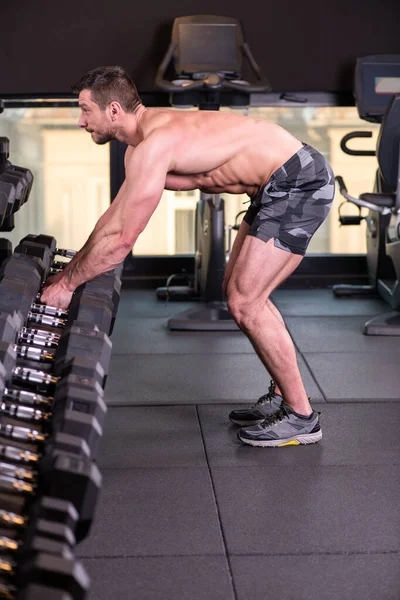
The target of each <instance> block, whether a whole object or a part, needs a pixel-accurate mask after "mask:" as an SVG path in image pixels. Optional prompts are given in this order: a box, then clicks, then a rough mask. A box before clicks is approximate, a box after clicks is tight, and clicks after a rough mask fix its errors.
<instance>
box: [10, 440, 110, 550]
mask: <svg viewBox="0 0 400 600" xmlns="http://www.w3.org/2000/svg"><path fill="white" fill-rule="evenodd" d="M68 437H73V436H68V435H67V434H59V433H57V434H55V436H54V438H53V439H51V440H50V441H49V443H47V444H44V445H43V446H42V451H43V453H42V454H41V453H40V452H38V451H37V450H36V451H35V452H31V451H29V450H26V449H25V448H21V447H18V446H12V445H5V444H3V445H2V444H0V456H1V460H2V462H3V463H4V461H5V460H6V461H7V463H8V465H9V464H10V463H11V464H14V463H17V465H20V476H21V475H22V476H24V477H25V479H22V478H20V479H19V478H17V477H12V476H11V475H1V476H0V492H1V494H2V495H3V496H4V495H6V496H7V497H8V498H9V499H10V502H12V501H13V498H14V499H15V501H17V500H18V498H20V499H23V500H24V502H25V504H26V505H27V506H29V504H30V503H31V502H32V501H33V500H34V499H35V498H37V496H38V494H39V495H40V496H43V495H45V496H51V497H53V498H59V499H61V500H66V501H69V502H71V503H72V504H73V505H74V507H75V508H76V510H77V512H78V515H79V522H78V524H77V527H76V529H75V535H76V539H77V540H78V541H80V540H82V539H84V537H86V535H87V533H88V531H89V529H90V525H91V522H92V520H93V516H94V509H95V505H96V502H97V496H98V492H99V490H100V488H101V474H100V471H99V469H98V467H97V465H96V464H95V463H94V462H93V460H92V459H91V458H88V457H87V456H83V455H79V454H78V451H79V449H78V448H74V450H77V452H74V453H72V452H67V451H64V450H63V449H60V448H61V446H62V442H63V441H64V440H65V441H66V445H67V443H68ZM60 441H61V443H59V442H60ZM82 442H83V443H82V447H84V445H85V442H84V440H82ZM21 465H22V467H21ZM3 470H5V469H3ZM16 471H17V469H15V474H17V473H16ZM0 472H1V467H0ZM6 472H7V473H11V472H12V467H10V466H7V470H6ZM24 473H25V475H24ZM29 476H31V481H27V477H29Z"/></svg>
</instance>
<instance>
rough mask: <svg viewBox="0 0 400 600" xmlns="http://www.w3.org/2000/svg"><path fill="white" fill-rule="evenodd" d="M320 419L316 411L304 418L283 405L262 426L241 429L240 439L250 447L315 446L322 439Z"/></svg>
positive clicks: (239, 432)
mask: <svg viewBox="0 0 400 600" xmlns="http://www.w3.org/2000/svg"><path fill="white" fill-rule="evenodd" d="M319 417H320V414H319V413H317V412H316V411H315V410H313V412H312V413H311V415H310V416H309V417H302V416H301V415H298V414H297V413H295V412H294V410H292V409H291V408H290V406H288V405H287V404H282V405H281V407H280V409H279V410H278V412H276V413H275V414H274V415H271V416H269V417H267V418H266V419H265V420H264V421H263V423H261V424H260V425H255V426H254V427H248V428H243V429H239V431H238V438H239V440H240V441H241V442H243V443H244V444H249V445H250V446H267V447H268V446H298V445H299V444H315V443H316V442H319V440H320V439H321V438H322V431H321V427H320V424H319Z"/></svg>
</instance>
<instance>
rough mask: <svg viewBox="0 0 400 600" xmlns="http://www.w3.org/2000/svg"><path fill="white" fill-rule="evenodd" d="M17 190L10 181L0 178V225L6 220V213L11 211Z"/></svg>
mask: <svg viewBox="0 0 400 600" xmlns="http://www.w3.org/2000/svg"><path fill="white" fill-rule="evenodd" d="M16 195H17V190H16V189H15V186H14V185H13V184H12V183H9V182H8V181H2V180H1V178H0V227H1V226H2V225H3V223H4V221H5V220H6V215H7V214H10V211H11V212H12V207H13V206H14V204H15V201H16Z"/></svg>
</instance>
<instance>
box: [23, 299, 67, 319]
mask: <svg viewBox="0 0 400 600" xmlns="http://www.w3.org/2000/svg"><path fill="white" fill-rule="evenodd" d="M31 311H32V312H33V313H36V314H38V315H48V316H49V317H57V318H65V317H67V316H68V311H67V310H64V309H63V308H58V307H57V306H49V305H48V304H38V303H37V302H34V303H33V304H32V306H31Z"/></svg>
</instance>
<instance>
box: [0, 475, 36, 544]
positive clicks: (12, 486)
mask: <svg viewBox="0 0 400 600" xmlns="http://www.w3.org/2000/svg"><path fill="white" fill-rule="evenodd" d="M34 491H35V488H34V487H33V485H32V484H30V483H27V482H26V481H20V480H19V479H15V478H14V477H7V475H1V474H0V492H20V493H22V494H33V492H34ZM7 539H8V538H7ZM13 541H15V540H13ZM16 548H18V545H17V546H16ZM6 549H8V550H10V549H11V548H5V546H4V541H3V538H2V537H0V552H1V550H6Z"/></svg>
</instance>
